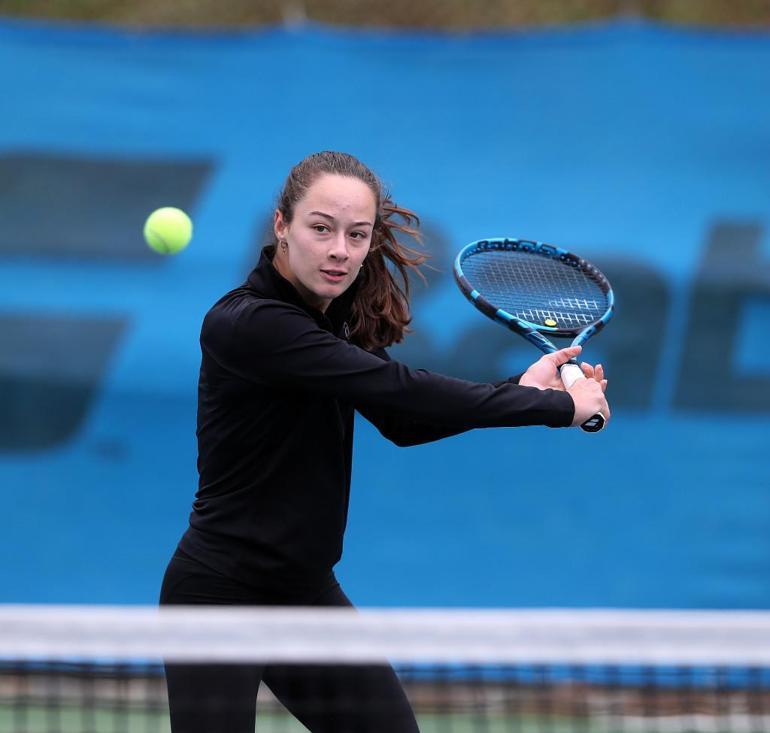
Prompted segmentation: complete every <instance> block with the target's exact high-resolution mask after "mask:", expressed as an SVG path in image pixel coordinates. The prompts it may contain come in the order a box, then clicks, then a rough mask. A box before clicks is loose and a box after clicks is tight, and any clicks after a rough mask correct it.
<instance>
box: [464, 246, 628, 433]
mask: <svg viewBox="0 0 770 733" xmlns="http://www.w3.org/2000/svg"><path fill="white" fill-rule="evenodd" d="M454 272H455V279H456V280H457V284H458V285H459V287H460V290H462V292H463V293H464V294H465V296H466V297H467V298H468V300H470V302H471V303H473V305H475V306H476V308H478V309H479V310H480V311H481V312H482V313H483V314H484V315H485V316H488V317H489V318H491V319H492V320H493V321H495V322H496V323H500V324H502V325H503V326H506V327H507V328H510V329H511V330H512V331H515V332H516V333H518V334H520V335H521V336H523V337H524V338H525V339H527V341H530V342H532V343H533V344H534V345H535V346H537V348H538V349H540V350H541V351H543V352H545V353H546V354H552V353H553V352H554V351H558V349H557V347H556V346H554V345H553V343H552V342H551V341H550V340H549V339H550V338H571V339H572V346H579V345H581V344H584V343H585V342H586V341H588V339H589V338H591V336H593V335H594V334H596V333H598V332H599V331H601V329H602V328H604V326H605V325H606V323H607V321H609V320H610V318H612V313H613V311H614V308H615V298H614V296H613V294H612V287H611V286H610V283H609V281H608V280H607V278H606V277H605V276H604V275H603V274H602V273H601V272H600V270H599V269H598V268H597V267H595V266H594V265H592V264H591V263H590V262H588V261H586V260H584V259H583V258H582V257H578V256H577V255H574V254H572V253H571V252H567V251H566V250H563V249H559V248H558V247H554V246H553V245H550V244H545V243H544V242H533V241H529V240H526V239H508V238H496V239H480V240H478V241H477V242H472V243H471V244H469V245H468V246H467V247H464V248H463V249H462V251H461V252H460V254H458V255H457V258H456V259H455V265H454ZM546 336H547V337H548V338H546ZM560 372H561V379H562V381H563V382H564V386H565V387H567V388H569V387H571V386H572V385H573V384H574V383H575V381H576V380H578V379H583V378H584V377H585V375H584V374H583V371H582V369H581V368H580V367H579V366H578V363H577V361H576V360H575V359H572V360H570V361H569V362H568V363H566V364H564V365H563V366H562V367H561V368H560ZM605 423H606V418H605V416H604V415H602V414H601V413H597V414H596V415H593V416H592V417H590V418H589V419H588V420H586V421H585V422H584V423H583V424H582V425H581V426H580V427H581V428H583V430H585V431H586V432H589V433H596V432H598V431H599V430H601V429H602V428H603V427H604V425H605Z"/></svg>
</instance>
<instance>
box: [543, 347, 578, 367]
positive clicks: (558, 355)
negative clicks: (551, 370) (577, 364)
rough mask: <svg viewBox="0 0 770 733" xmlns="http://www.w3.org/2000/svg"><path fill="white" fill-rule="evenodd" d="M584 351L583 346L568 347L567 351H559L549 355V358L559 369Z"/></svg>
mask: <svg viewBox="0 0 770 733" xmlns="http://www.w3.org/2000/svg"><path fill="white" fill-rule="evenodd" d="M582 350H583V347H582V346H568V347H567V348H566V349H559V350H558V351H554V352H553V353H552V354H547V357H548V359H549V360H550V361H551V362H552V363H553V364H554V366H557V367H558V366H561V365H562V364H566V363H567V362H568V361H569V360H570V359H574V358H575V357H576V356H577V355H578V354H579V353H580V352H581V351H582Z"/></svg>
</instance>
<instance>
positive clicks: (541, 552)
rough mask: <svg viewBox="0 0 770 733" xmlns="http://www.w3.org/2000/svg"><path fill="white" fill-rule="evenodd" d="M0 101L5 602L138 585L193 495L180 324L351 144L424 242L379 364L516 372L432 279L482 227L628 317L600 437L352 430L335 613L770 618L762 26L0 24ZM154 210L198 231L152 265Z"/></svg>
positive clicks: (607, 359) (248, 259)
mask: <svg viewBox="0 0 770 733" xmlns="http://www.w3.org/2000/svg"><path fill="white" fill-rule="evenodd" d="M0 88H2V89H3V98H2V99H3V101H2V115H0V413H1V414H0V426H1V427H0V499H1V500H2V504H1V506H2V532H0V563H2V568H3V570H2V578H3V582H2V583H0V601H2V602H38V601H42V602H129V603H149V602H153V601H154V600H155V598H156V595H157V589H158V586H159V582H160V578H161V575H162V572H163V569H164V565H165V562H166V560H167V558H168V557H169V555H170V554H171V552H172V550H173V547H174V545H175V543H176V541H177V539H178V537H179V535H180V534H181V532H182V531H183V529H184V527H185V526H186V522H187V514H188V510H189V506H190V503H191V500H192V497H193V494H194V491H195V485H196V471H195V458H196V448H195V434H194V423H195V397H196V379H197V369H198V364H199V350H198V343H197V338H198V332H199V327H200V322H201V319H202V316H203V314H204V313H205V312H206V310H207V309H208V307H209V306H210V305H211V304H212V303H213V302H214V301H215V300H216V299H217V298H218V297H219V296H220V295H221V294H222V293H224V292H225V291H226V290H229V289H230V288H231V287H233V286H235V285H237V284H238V283H240V282H241V281H242V279H243V278H244V276H245V274H246V272H247V271H248V269H249V268H250V266H251V265H252V264H253V263H254V262H255V260H256V256H257V251H258V249H259V246H260V244H261V243H262V242H263V241H264V238H265V234H264V233H265V229H266V225H267V222H268V220H269V216H270V212H271V210H272V206H273V203H274V199H275V195H276V193H277V191H278V189H279V187H280V185H281V183H282V180H283V177H284V175H285V174H286V172H287V170H288V168H289V167H290V166H291V165H292V164H294V163H295V162H296V161H297V160H299V159H300V158H302V157H304V156H305V155H306V154H308V153H310V152H312V151H315V150H318V149H342V150H346V151H349V152H352V153H354V154H357V155H359V156H360V157H361V158H362V159H363V160H364V161H365V162H367V163H368V164H369V165H371V166H372V167H373V168H374V169H375V170H377V171H378V172H379V173H380V175H381V176H382V178H383V179H384V180H385V181H386V182H387V184H388V185H389V187H390V188H391V190H392V192H393V194H394V197H395V198H396V200H397V201H399V202H400V203H402V204H404V205H406V206H409V207H411V208H414V209H415V210H417V211H418V212H419V213H420V214H421V215H422V217H423V220H424V224H425V231H426V240H427V241H426V244H427V247H428V248H429V249H430V251H431V252H432V254H433V263H434V266H435V267H436V270H435V271H433V272H431V273H430V286H429V287H427V288H424V287H421V286H417V287H416V290H415V297H414V311H415V321H414V326H415V331H414V333H413V334H412V336H411V337H410V338H409V339H408V340H407V342H405V343H404V344H403V345H401V346H398V347H396V348H394V349H393V354H394V356H397V358H401V359H403V360H404V361H406V362H408V363H410V364H411V365H413V366H422V367H427V368H430V369H434V370H437V371H443V372H447V373H450V374H455V375H458V376H464V377H470V378H475V379H493V378H499V377H501V376H504V375H507V374H510V373H513V372H517V371H521V370H523V369H524V368H525V367H526V366H527V364H528V363H529V362H530V361H532V360H534V359H535V358H536V356H537V354H536V353H535V352H534V351H532V350H531V347H527V346H526V345H525V344H524V343H523V342H522V343H519V340H518V339H517V338H516V337H514V336H512V335H510V334H508V333H506V332H505V331H504V330H503V329H499V328H498V327H496V326H494V325H493V324H490V323H486V322H485V320H484V319H483V318H482V317H481V316H480V315H479V314H478V313H477V312H475V311H474V310H473V309H472V308H470V307H469V306H468V304H467V303H466V302H465V301H464V299H463V298H462V297H461V295H460V294H459V292H458V291H456V288H455V286H454V284H453V282H452V278H451V275H450V272H449V265H450V262H451V258H452V255H453V254H454V253H455V252H456V251H457V250H458V249H459V248H460V247H461V246H462V245H463V244H465V243H466V242H467V241H470V240H473V239H478V238H481V237H484V236H504V235H507V236H519V237H526V238H536V239H542V240H546V241H551V242H553V243H555V244H558V245H560V246H562V247H565V248H568V249H572V250H574V251H576V252H578V253H580V254H583V255H585V256H587V257H589V258H591V259H594V260H595V261H597V263H599V264H600V266H601V267H602V269H604V270H605V272H606V273H607V275H608V276H609V277H610V279H611V281H612V282H613V284H614V286H615V289H616V292H617V300H618V315H617V317H616V320H615V321H613V322H612V323H611V324H610V326H609V327H608V329H607V330H606V332H604V333H603V334H602V336H601V337H600V338H599V339H597V340H596V341H595V342H592V343H591V344H590V345H589V348H588V349H587V352H586V357H587V358H588V359H589V360H591V361H599V360H600V361H602V362H603V363H604V364H605V365H606V367H607V369H608V372H609V376H610V396H611V399H612V404H613V408H614V418H615V419H614V421H613V423H612V424H611V426H610V429H608V430H607V431H605V432H604V433H602V434H600V435H597V436H587V435H583V434H580V433H579V432H578V431H549V430H547V429H545V428H534V429H518V430H515V429H505V430H494V431H493V430H487V431H476V432H474V433H470V434H467V435H464V436H459V437H456V438H452V439H449V440H446V441H443V442H440V443H436V444H433V445H428V446H424V447H418V448H411V449H399V448H396V447H395V446H392V445H390V444H388V443H386V441H385V440H384V439H382V438H381V437H380V436H379V435H378V434H377V433H376V431H375V430H374V429H372V428H371V427H370V426H369V425H368V424H366V423H365V422H364V421H359V423H358V428H357V429H358V435H357V446H356V456H355V467H354V487H353V499H352V512H351V518H350V525H349V530H348V535H347V543H346V553H345V558H344V560H343V562H342V563H341V564H340V567H339V568H338V571H339V573H338V574H339V577H340V578H341V580H342V581H343V584H344V586H345V587H346V589H347V591H348V593H349V594H350V595H351V597H352V598H353V599H354V600H355V601H356V602H358V603H360V604H362V605H447V604H448V605H482V606H486V605H516V606H519V605H524V606H552V605H558V606H635V607H661V606H673V607H745V608H760V607H765V608H766V607H768V606H770V501H769V500H768V499H769V496H768V494H770V478H769V475H770V440H769V435H770V431H769V428H770V368H769V367H768V364H767V359H766V358H764V357H765V352H766V348H767V344H768V343H770V251H769V248H770V242H768V237H767V234H766V232H767V226H768V223H770V101H768V100H769V99H770V96H769V95H768V94H767V92H768V89H770V36H769V35H767V34H759V33H728V32H695V31H689V30H674V29H672V28H667V27H659V26H651V25H646V24H641V25H640V24H623V23H614V24H610V25H597V26H585V27H579V28H570V29H554V30H548V31H532V32H526V33H505V34H477V35H467V36H449V35H438V34H437V35H428V34H396V33H384V32H383V33H361V32H352V31H338V30H333V29H329V28H316V27H303V28H301V29H299V30H292V29H274V30H268V31H264V32H248V33H232V34H224V35H218V34H198V35H195V34H181V33H173V34H172V33H168V34H156V33H138V32H132V33H128V32H126V33H124V32H120V31H117V30H94V29H84V28H81V27H77V26H45V25H28V24H18V23H13V22H10V21H6V22H4V23H3V24H0ZM161 205H178V206H182V207H184V208H186V209H188V210H189V211H190V213H191V215H192V216H193V218H194V220H195V224H196V236H195V239H194V242H193V244H192V245H191V247H190V248H189V249H188V250H187V251H185V252H184V253H183V254H182V255H180V256H178V257H176V258H160V257H158V256H155V255H153V254H152V253H150V252H149V251H148V250H147V249H146V247H145V246H144V244H143V243H142V241H141V225H142V222H143V220H144V217H145V216H146V215H147V213H148V212H149V211H150V210H152V209H153V208H155V207H157V206H161ZM735 253H738V254H739V255H740V256H739V257H738V258H737V259H735V258H732V257H730V256H729V255H732V254H735ZM706 263H708V264H709V269H708V272H709V274H708V275H707V274H706V273H705V270H704V266H705V265H706ZM461 455H463V456H464V458H463V460H459V456H461ZM300 459H301V458H298V460H300Z"/></svg>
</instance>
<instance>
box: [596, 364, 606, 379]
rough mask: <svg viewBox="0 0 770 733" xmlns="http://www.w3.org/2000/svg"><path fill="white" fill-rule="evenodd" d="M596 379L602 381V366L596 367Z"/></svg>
mask: <svg viewBox="0 0 770 733" xmlns="http://www.w3.org/2000/svg"><path fill="white" fill-rule="evenodd" d="M595 371H596V378H597V379H598V380H599V381H600V382H601V380H602V379H604V366H602V365H601V364H597V365H596V369H595Z"/></svg>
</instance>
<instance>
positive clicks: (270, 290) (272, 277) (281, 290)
mask: <svg viewBox="0 0 770 733" xmlns="http://www.w3.org/2000/svg"><path fill="white" fill-rule="evenodd" d="M274 255H275V245H274V244H268V245H267V246H265V247H263V248H262V253H261V254H260V257H259V262H258V263H257V266H256V267H255V268H254V269H253V270H252V271H251V272H250V273H249V277H248V279H247V285H248V287H249V288H250V289H252V290H253V291H255V293H256V294H257V295H259V296H260V297H262V298H270V299H273V300H282V301H284V302H285V303H291V304H292V305H296V306H297V307H299V308H302V310H304V311H305V312H306V313H307V314H308V315H310V316H311V317H312V318H313V319H315V320H316V321H317V322H318V323H319V324H321V325H324V326H327V327H328V326H331V330H332V331H333V332H334V333H342V332H343V331H345V330H346V329H345V326H346V325H347V321H348V320H349V319H350V312H351V308H352V305H353V299H354V298H355V294H356V290H357V289H358V283H357V282H353V284H352V285H351V286H350V287H349V288H348V289H347V290H346V291H345V292H344V293H343V294H342V295H340V296H339V297H337V298H335V299H334V300H333V301H332V302H331V303H330V304H329V307H328V308H327V309H326V312H325V313H322V312H321V311H320V310H318V308H314V307H313V306H312V305H309V304H308V303H306V302H305V300H304V299H303V298H302V296H301V295H300V294H299V292H298V291H297V289H296V288H295V287H294V286H293V285H292V284H291V283H290V282H289V281H288V280H287V279H286V278H285V277H284V276H283V275H281V273H280V272H278V270H276V268H275V267H274V266H273V257H274Z"/></svg>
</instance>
